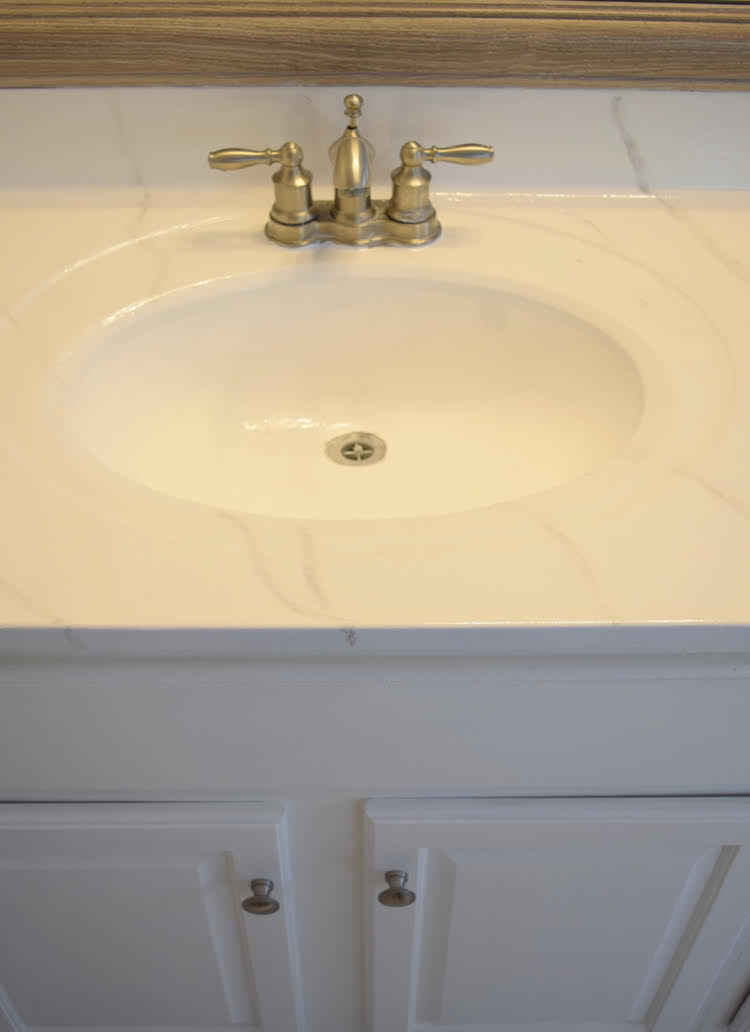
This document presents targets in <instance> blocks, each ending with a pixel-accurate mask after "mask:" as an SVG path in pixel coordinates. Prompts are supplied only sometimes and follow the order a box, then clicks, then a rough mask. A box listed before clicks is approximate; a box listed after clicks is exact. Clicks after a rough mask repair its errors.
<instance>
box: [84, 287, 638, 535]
mask: <svg viewBox="0 0 750 1032" xmlns="http://www.w3.org/2000/svg"><path fill="white" fill-rule="evenodd" d="M68 373H69V375H70V374H72V375H70V378H69V379H68V384H69V394H68V404H69V413H70V417H71V419H72V422H73V425H74V428H75V430H76V433H77V435H78V436H79V438H80V439H81V440H83V442H85V445H86V446H87V448H88V449H90V451H91V452H93V453H94V455H95V456H96V457H97V458H98V459H99V460H100V461H101V462H103V463H105V464H106V465H107V466H109V467H110V468H111V469H112V470H113V471H115V472H117V473H118V474H120V475H122V476H123V477H127V478H129V479H130V480H132V481H136V482H138V483H140V484H142V485H145V486H147V487H149V488H152V489H154V490H156V491H161V492H165V493H167V494H169V495H172V496H176V497H178V498H182V499H190V500H192V501H195V502H201V503H204V504H206V505H210V506H213V507H215V508H219V509H229V510H236V511H241V512H246V513H252V514H256V515H267V516H275V517H290V518H307V519H351V518H387V517H412V516H430V515H438V514H446V513H454V512H460V511H465V510H469V509H475V508H478V507H487V506H492V505H496V504H498V503H501V502H507V501H509V500H511V499H516V498H520V497H522V496H525V495H529V494H532V493H535V492H540V491H545V490H548V489H550V488H552V487H555V486H557V485H561V484H564V483H566V482H569V481H572V480H575V479H577V478H580V477H583V476H585V475H586V474H587V473H589V472H590V471H591V470H593V469H594V468H595V467H597V466H598V465H600V464H601V463H603V462H604V461H605V460H606V459H608V458H609V457H611V456H612V455H613V454H614V453H616V452H617V451H618V449H620V448H621V447H622V446H623V444H624V443H625V442H626V441H627V440H628V439H629V438H630V437H631V436H632V435H633V434H634V432H635V430H636V427H637V426H638V423H639V420H640V417H641V413H642V410H643V404H644V397H643V387H642V382H641V378H640V376H639V374H638V371H637V369H636V367H635V365H634V363H633V361H632V360H631V358H630V357H629V356H628V354H627V353H626V352H625V351H624V350H623V349H622V348H621V347H620V346H619V345H618V344H617V343H616V341H614V340H613V339H612V338H610V337H609V336H607V335H606V334H604V333H603V332H601V331H600V330H598V329H597V328H596V327H595V326H593V325H589V324H588V323H586V322H584V321H582V320H580V319H578V318H577V317H574V316H572V315H570V314H567V313H565V312H563V311H560V310H557V309H555V308H552V307H549V306H547V305H544V304H540V303H537V302H535V301H531V300H527V299H525V298H523V297H521V296H517V295H514V294H510V293H504V292H502V291H501V290H494V289H490V288H487V287H484V286H472V285H466V284H462V283H455V282H442V281H440V282H437V281H434V280H428V279H425V280H420V279H412V278H410V279H408V280H403V279H400V278H397V277H379V278H376V277H367V278H365V277H356V276H352V275H351V274H350V273H349V274H347V273H346V272H345V271H343V272H342V271H341V270H340V269H338V270H337V269H335V268H334V269H331V268H325V269H324V268H316V267H308V268H306V269H305V270H301V271H299V270H298V271H296V272H294V273H292V274H288V273H281V272H280V273H278V274H277V278H276V279H264V280H260V281H258V280H253V279H252V278H247V279H239V280H238V279H233V280H230V281H228V282H225V283H223V284H220V285H218V286H217V285H216V284H207V285H205V286H195V287H191V288H188V289H184V290H180V291H176V292H175V293H173V294H171V295H165V296H163V297H161V298H159V299H157V300H154V301H151V302H148V303H146V304H144V305H142V306H140V307H139V308H137V309H136V310H134V311H128V312H125V313H123V314H121V315H119V316H118V317H116V318H112V319H111V320H109V321H108V323H107V324H106V325H105V326H102V327H99V328H98V329H97V330H96V331H94V332H92V333H91V334H90V335H89V336H88V337H87V338H86V339H85V340H84V341H83V342H82V346H81V347H80V348H79V349H77V353H76V356H75V357H74V360H73V361H72V363H70V362H69V363H68ZM360 434H363V435H372V436H367V437H360V436H359V435H360ZM337 439H340V440H337ZM373 440H374V441H376V442H380V444H378V443H376V446H375V448H374V450H373V451H372V452H371V451H370V442H372V441H373ZM332 442H333V443H332ZM342 442H343V443H342ZM347 442H348V444H347ZM362 442H364V443H362ZM345 447H348V448H349V452H350V454H349V455H345V454H343V452H342V451H341V449H342V448H345ZM337 451H338V461H336V459H337V455H336V454H335V453H336V452H337Z"/></svg>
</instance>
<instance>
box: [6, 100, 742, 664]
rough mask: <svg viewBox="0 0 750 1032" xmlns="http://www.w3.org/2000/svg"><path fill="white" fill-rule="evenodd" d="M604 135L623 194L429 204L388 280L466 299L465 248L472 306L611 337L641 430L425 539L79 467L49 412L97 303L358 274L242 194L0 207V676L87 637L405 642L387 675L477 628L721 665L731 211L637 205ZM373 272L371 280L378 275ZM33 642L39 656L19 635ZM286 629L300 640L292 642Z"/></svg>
mask: <svg viewBox="0 0 750 1032" xmlns="http://www.w3.org/2000/svg"><path fill="white" fill-rule="evenodd" d="M614 110H615V111H617V109H616V108H615V109H614ZM621 128H622V127H621ZM623 133H624V135H623V136H622V141H623V147H624V151H625V153H626V154H627V156H628V160H629V161H630V162H631V167H632V171H633V179H634V184H633V186H632V188H631V189H629V190H628V189H620V190H614V191H612V192H611V193H605V192H603V191H592V190H587V191H581V192H576V191H572V190H569V189H568V190H564V191H559V192H557V193H555V192H554V191H546V192H534V193H524V192H522V191H518V190H516V191H508V190H504V191H500V190H488V189H486V188H485V187H483V188H482V190H478V191H476V192H467V191H458V190H449V191H443V192H440V191H439V190H438V192H437V194H436V197H437V200H436V205H437V206H438V208H439V211H440V215H441V218H442V220H443V223H444V227H445V232H444V237H443V239H442V240H441V241H439V243H437V244H436V245H433V246H431V247H430V248H427V249H425V250H424V251H422V252H420V253H419V255H409V259H408V260H410V261H411V260H413V259H414V258H417V259H418V260H419V261H420V262H422V263H423V266H422V271H423V272H424V271H425V270H427V271H426V273H425V274H427V275H434V276H435V277H436V278H438V277H439V276H444V275H445V274H446V272H450V270H451V269H453V270H455V271H456V274H457V275H458V269H459V268H463V269H464V274H466V275H468V273H466V268H465V255H466V254H467V253H469V251H470V252H471V254H472V255H473V257H472V259H471V260H472V261H475V262H476V263H477V265H476V267H477V268H478V269H481V275H482V278H483V282H485V283H486V282H488V281H492V280H493V279H496V280H497V282H498V283H503V284H506V285H507V283H509V282H510V283H513V282H518V283H528V284H529V292H530V293H531V295H532V296H540V297H543V298H544V299H545V301H547V302H549V301H550V300H552V301H557V302H558V303H559V304H560V306H561V307H562V308H563V309H566V310H568V311H570V312H571V313H573V314H576V315H579V316H582V317H585V318H587V319H588V320H589V321H590V322H592V323H595V324H597V325H598V326H600V327H601V328H602V329H603V330H604V331H605V332H607V333H609V334H610V335H612V336H614V337H617V338H618V339H620V340H621V341H622V342H623V346H624V347H625V348H626V350H629V351H630V352H631V354H632V355H633V357H634V361H635V362H636V364H637V365H639V367H640V368H642V369H644V370H646V374H647V375H646V376H645V379H644V382H645V384H646V404H645V410H644V417H643V425H642V426H641V427H640V428H639V431H638V433H637V434H636V435H635V437H634V438H633V440H632V442H630V443H629V444H628V445H627V446H626V447H624V448H623V449H621V450H620V451H619V452H618V453H617V454H615V455H613V456H612V457H611V458H610V459H609V460H607V461H606V462H604V463H603V464H602V465H600V466H599V467H597V468H596V469H594V470H592V471H591V472H590V473H589V474H587V475H585V476H582V477H579V478H577V479H575V480H574V481H572V482H570V483H567V484H562V485H560V486H557V487H553V488H551V489H550V490H547V491H540V492H538V493H536V494H530V495H527V496H525V497H521V498H518V499H514V500H512V501H507V502H503V503H501V504H498V505H490V506H485V507H482V508H478V509H474V510H469V511H464V512H461V511H459V512H456V513H452V514H448V515H436V516H425V517H414V518H392V519H378V520H340V519H339V520H325V519H295V518H273V517H270V516H257V515H254V514H252V513H249V512H228V511H227V510H226V509H222V508H216V509H213V508H212V507H211V506H210V505H206V504H201V503H199V502H194V501H189V500H184V499H180V498H176V497H173V496H170V495H167V494H162V493H160V492H158V491H154V490H152V489H150V488H147V487H144V486H143V485H139V484H137V483H135V482H132V481H128V480H127V479H125V478H122V477H120V476H117V475H116V474H114V473H112V471H111V470H107V469H105V468H104V467H103V466H102V465H101V464H100V463H99V462H98V461H97V460H96V459H95V458H94V457H93V456H92V455H91V454H90V453H88V452H86V449H85V448H82V447H81V445H80V442H78V441H76V440H75V439H74V436H73V435H71V433H70V432H69V427H68V426H67V424H66V414H65V408H64V404H63V403H62V401H61V399H60V397H59V396H58V395H60V394H61V393H64V392H61V391H57V392H56V388H55V378H56V376H57V372H59V370H60V368H61V367H62V366H64V364H65V361H66V354H67V353H68V351H69V350H70V349H71V348H72V347H73V345H74V344H75V341H76V340H77V339H78V338H79V337H80V335H81V334H82V333H84V332H85V331H86V328H87V327H88V326H91V325H96V324H101V322H102V321H103V320H105V319H106V317H107V314H108V313H111V312H113V311H115V310H119V309H121V308H122V306H123V299H124V303H125V304H128V303H133V302H134V300H137V299H138V298H139V297H153V296H155V295H158V294H159V293H161V292H164V291H166V290H172V289H175V288H177V287H180V286H184V285H185V284H187V283H191V282H192V283H194V282H198V281H200V280H201V279H205V278H211V277H214V276H228V275H235V276H237V275H243V274H248V275H250V274H254V273H257V272H258V271H262V272H263V274H264V275H272V274H273V272H274V270H283V271H284V272H287V273H288V272H289V270H290V269H292V270H299V269H301V268H305V267H307V266H310V267H311V266H312V265H317V266H320V265H321V263H322V264H323V265H325V264H326V263H329V264H331V265H336V266H337V267H341V263H346V262H349V261H352V260H354V261H357V262H361V260H362V256H360V255H353V254H352V253H351V252H350V251H348V249H343V248H335V247H330V246H327V247H323V248H318V249H313V250H312V251H311V250H309V249H306V250H304V251H301V252H297V251H292V252H290V251H286V250H283V249H280V248H276V247H275V246H274V245H272V244H271V243H269V242H267V241H266V240H265V239H264V238H263V237H262V235H261V227H262V225H263V222H264V220H265V216H266V212H267V207H268V191H267V189H266V188H262V187H260V186H255V185H254V186H252V187H249V188H248V189H247V191H246V192H245V193H244V194H243V195H242V207H241V208H240V207H238V200H237V194H236V192H235V190H234V187H233V188H232V192H231V196H230V197H229V199H227V197H226V196H224V195H222V194H221V193H220V192H217V191H212V190H202V191H201V190H198V191H195V190H193V189H191V188H187V187H184V186H183V187H174V188H169V187H166V186H159V187H158V188H153V189H146V188H145V187H144V186H143V184H142V183H135V184H134V185H133V186H132V187H128V188H117V189H115V188H107V187H104V186H101V185H96V184H94V185H92V186H89V187H88V188H87V189H86V190H85V191H83V190H81V189H75V188H72V187H64V188H63V187H61V188H58V189H51V188H44V189H42V188H39V187H37V188H35V189H33V190H23V189H20V188H19V187H18V186H17V185H14V186H13V187H12V189H8V190H6V191H5V192H3V194H2V196H1V197H0V201H1V202H2V204H3V223H4V241H5V248H4V254H3V258H2V268H3V273H2V276H0V320H1V321H0V362H2V369H1V370H0V393H1V394H2V395H3V397H2V399H0V426H1V429H0V483H1V484H2V490H3V503H2V506H1V507H0V652H5V654H12V653H16V654H27V653H29V652H39V653H44V652H45V649H47V650H48V651H50V654H52V653H54V652H55V649H56V648H57V647H58V645H57V644H55V643H62V644H61V645H60V647H65V645H67V647H69V648H70V650H71V651H74V652H75V651H78V652H85V651H87V650H88V649H89V647H91V648H92V649H93V650H95V648H96V645H95V641H96V640H99V641H100V642H101V641H104V640H105V638H102V637H101V635H105V636H106V635H110V638H109V639H107V640H108V641H109V645H108V646H107V648H109V649H110V650H114V651H115V652H117V651H118V646H116V645H114V644H113V640H112V638H111V632H112V631H113V630H117V629H123V630H125V629H127V630H128V633H129V634H130V635H131V636H132V634H133V633H135V632H136V630H138V629H140V630H142V631H147V632H150V633H151V634H152V635H153V634H154V633H155V632H157V631H159V633H161V632H162V631H164V629H166V630H167V631H169V629H172V630H173V631H174V632H177V631H186V630H188V629H191V628H193V629H195V628H201V629H204V631H210V630H211V629H214V630H215V631H218V630H220V629H223V632H222V633H224V632H226V633H229V634H232V633H233V634H235V635H236V634H239V633H245V632H247V634H249V635H250V637H246V638H245V639H244V640H242V639H238V638H237V637H234V638H230V639H226V638H224V639H221V638H220V637H219V638H214V639H212V640H213V644H209V645H207V646H206V648H207V651H208V652H209V653H210V652H211V651H212V650H214V651H217V650H218V651H219V652H223V653H225V652H226V650H227V649H228V650H229V651H230V652H231V651H232V650H233V649H235V647H236V649H237V650H238V651H239V652H243V651H245V650H249V651H250V652H252V651H253V649H254V648H260V649H261V650H265V651H268V652H271V653H273V652H275V651H282V652H283V651H286V650H288V649H289V648H290V647H291V648H293V647H294V646H293V645H290V641H291V639H289V638H288V637H284V635H285V634H287V632H289V633H292V632H294V631H295V630H296V631H299V632H304V634H305V635H307V637H306V638H305V639H304V642H305V643H304V644H303V645H301V648H302V651H306V650H307V651H309V650H311V649H312V651H315V649H316V648H318V647H321V648H322V649H323V650H324V651H325V649H327V648H330V650H332V651H335V650H337V649H339V648H340V649H349V648H352V647H354V646H355V645H356V644H357V643H359V644H362V643H367V642H369V643H370V647H371V649H372V650H373V651H375V652H379V651H388V650H389V649H390V648H391V647H392V645H393V642H395V641H396V640H397V638H396V637H393V638H392V639H389V638H388V634H389V633H392V634H393V635H401V637H400V639H398V640H399V641H401V643H402V644H403V643H404V642H405V641H406V639H404V637H403V635H404V633H405V632H406V631H407V629H411V631H415V629H416V631H417V632H421V633H422V634H423V637H422V639H419V638H418V637H417V638H414V637H412V638H411V639H409V641H411V643H412V644H411V646H409V645H408V642H407V645H406V646H405V647H406V648H407V651H408V650H409V648H411V649H412V650H413V651H414V650H416V651H420V650H424V651H437V652H440V651H441V650H442V649H443V648H444V647H445V646H444V644H441V642H443V643H444V641H445V639H444V638H440V637H437V638H436V637H435V635H436V634H437V632H438V629H441V628H446V627H450V628H455V629H457V633H458V632H459V631H460V633H462V634H464V635H465V637H463V638H461V639H460V643H459V639H456V648H457V649H458V650H459V651H460V650H461V649H466V650H474V649H476V648H477V647H478V648H479V649H480V651H481V649H482V648H483V647H484V645H482V644H481V642H480V640H479V639H478V638H477V637H476V633H477V631H480V630H481V631H483V632H486V633H491V634H493V635H495V638H494V641H495V643H496V644H497V645H498V647H502V643H503V641H505V642H506V643H507V646H508V647H509V648H511V649H523V648H525V647H526V645H528V643H529V642H531V641H532V638H533V634H534V633H535V632H540V633H541V632H543V633H544V634H546V635H547V638H546V639H545V641H546V643H547V646H549V645H550V643H551V644H552V647H554V648H557V649H562V650H563V651H565V650H566V649H567V648H569V647H575V648H580V649H582V650H585V649H587V648H589V646H591V647H592V648H593V649H594V651H596V647H597V646H596V643H595V641H594V639H591V638H590V635H591V634H592V633H593V634H596V633H597V632H599V633H600V637H599V639H598V640H599V641H600V642H601V643H603V645H602V647H603V648H609V647H613V648H614V647H617V648H618V649H620V650H622V649H623V648H628V647H632V648H634V649H638V648H647V649H651V650H654V649H656V650H657V651H658V649H659V648H660V647H661V646H660V645H659V642H660V641H662V642H664V643H668V646H669V647H670V648H675V649H678V650H679V648H680V647H681V646H680V642H681V641H682V642H687V643H688V647H692V646H690V642H692V643H693V646H694V647H695V648H696V649H699V650H700V649H704V650H706V649H707V650H708V651H713V650H719V649H724V650H726V651H736V652H739V651H744V650H746V649H747V646H748V644H749V643H750V463H749V462H748V457H749V452H750V446H749V442H750V345H749V343H748V324H749V322H750V300H749V299H750V243H748V242H749V241H750V194H745V193H743V192H742V191H738V190H732V191H717V190H713V191H708V190H707V191H698V190H690V191H668V190H659V191H656V190H655V189H653V188H652V186H651V184H650V183H649V180H648V170H647V165H646V163H644V162H643V160H642V158H641V155H640V153H639V150H638V145H637V142H636V141H634V140H633V139H632V138H630V137H629V136H628V135H627V133H625V130H624V129H623ZM217 142H218V143H219V144H220V143H221V142H222V141H221V140H219V141H217ZM226 142H232V141H226ZM248 142H251V141H248ZM261 142H266V141H261ZM186 241H187V242H189V246H186ZM467 249H468V250H467ZM188 252H189V253H188ZM374 253H375V252H370V254H374ZM391 254H394V252H392V251H390V250H389V249H381V251H380V252H379V253H378V255H377V257H375V258H373V259H372V261H373V262H377V263H378V268H379V269H380V270H381V272H382V271H383V269H385V268H386V265H385V264H384V263H387V262H388V260H389V257H388V256H389V255H391ZM368 260H369V259H368ZM393 260H394V262H403V261H404V259H403V257H402V256H401V254H400V253H399V256H398V257H397V258H394V259H393ZM306 263H307V265H306ZM462 263H463V264H462ZM394 267H395V266H394ZM134 270H135V271H134ZM430 270H432V271H430ZM129 277H130V278H131V279H132V282H129V285H128V287H127V290H126V291H125V293H123V290H124V289H125V288H124V287H123V284H124V283H125V281H126V280H128V278H129ZM208 346H210V343H209V344H208ZM42 629H46V630H47V631H48V632H54V637H53V638H48V639H47V643H49V642H52V643H53V644H52V645H49V644H47V645H45V644H44V643H43V642H42V639H41V638H39V637H34V634H35V633H36V632H37V631H40V630H42ZM97 629H98V630H97ZM313 629H327V631H326V634H327V637H326V638H325V639H322V638H318V639H316V640H317V642H318V645H317V646H316V645H314V644H313V639H312V638H310V637H309V634H310V632H311V631H312V630H313ZM282 631H283V633H282ZM567 631H570V633H571V634H572V635H573V637H572V638H564V637H561V635H563V632H567ZM615 632H617V633H624V634H625V635H626V637H624V638H623V637H622V636H620V637H619V638H617V639H616V638H615V637H613V634H615ZM657 632H658V633H661V632H665V633H666V635H667V637H666V638H664V637H662V638H661V639H660V638H659V637H658V633H657ZM683 632H684V633H685V634H688V635H691V636H692V637H684V636H683V637H682V638H680V634H681V633H683ZM97 633H99V634H100V637H99V639H96V634H97ZM425 634H427V635H428V637H424V635H425ZM530 634H531V635H532V637H529V635H530ZM550 634H552V638H550V637H549V635H550ZM30 635H31V637H30ZM87 635H88V637H87ZM91 635H94V637H91ZM252 635H255V638H253V637H252ZM274 635H275V636H274ZM368 635H369V638H368ZM466 635H468V637H467V636H466ZM587 635H588V636H589V637H587ZM258 636H260V637H258ZM123 640H124V639H123ZM129 640H130V643H131V644H130V645H128V649H129V648H131V646H132V637H131V638H130V639H129ZM151 640H152V641H155V640H156V639H154V638H153V637H152V639H151ZM174 640H175V641H177V639H174ZM299 640H300V642H301V641H302V639H301V638H300V639H299ZM489 640H490V639H488V638H484V639H483V641H484V642H485V644H486V642H487V641H489ZM243 641H244V644H243ZM420 641H421V644H420ZM222 642H223V644H222ZM253 642H255V643H256V644H255V645H254V644H253ZM321 642H323V644H322V645H320V643H321ZM570 642H577V644H576V645H570ZM233 643H234V644H233ZM238 643H239V644H238ZM258 643H260V644H258ZM628 643H630V644H628ZM170 647H171V646H170V645H169V641H168V639H163V640H162V644H161V645H157V646H155V648H156V650H157V651H158V650H159V648H163V649H165V650H166V651H169V648H170ZM176 647H177V648H178V650H183V651H184V650H185V644H184V641H183V642H182V643H181V644H180V643H178V645H177V646H176ZM493 647H494V646H493ZM188 651H190V650H189V649H188ZM198 651H200V647H198Z"/></svg>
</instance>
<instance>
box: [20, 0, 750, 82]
mask: <svg viewBox="0 0 750 1032" xmlns="http://www.w3.org/2000/svg"><path fill="white" fill-rule="evenodd" d="M243 84H270V85H281V84H332V85H335V84H347V85H349V84H351V85H366V84H373V85H387V84H402V85H425V86H427V85H429V86H435V85H460V86H503V85H518V86H548V85H549V86H645V87H690V88H701V89H747V88H749V87H750V2H745V0H728V2H723V3H702V2H691V0H687V2H683V3H672V2H660V0H653V2H629V0H526V2H523V0H514V2H510V0H468V2H466V3H458V2H455V0H424V2H419V0H307V2H301V0H257V2H253V0H163V2H158V3H157V2H153V3H147V2H145V0H119V2H118V3H113V2H110V0H94V2H91V0H88V2H85V0H28V2H25V0H4V2H3V0H0V85H1V86H81V85H84V86H90V85H95V86H115V85H243Z"/></svg>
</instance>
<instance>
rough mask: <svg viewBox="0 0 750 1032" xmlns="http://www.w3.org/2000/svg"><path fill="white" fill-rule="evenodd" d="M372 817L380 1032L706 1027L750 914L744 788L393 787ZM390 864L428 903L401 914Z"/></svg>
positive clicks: (749, 819) (374, 981) (749, 815)
mask: <svg viewBox="0 0 750 1032" xmlns="http://www.w3.org/2000/svg"><path fill="white" fill-rule="evenodd" d="M367 814H368V831H369V836H370V842H371V851H370V857H369V865H370V866H369V871H368V890H369V891H370V892H371V894H372V899H373V901H374V902H373V904H372V934H373V946H372V973H371V974H372V977H371V1002H372V1013H373V1028H374V1032H398V1030H411V1029H420V1030H422V1032H426V1030H428V1029H435V1030H437V1029H441V1030H451V1032H453V1030H461V1032H464V1030H465V1032H480V1030H485V1032H489V1030H492V1032H517V1030H519V1029H523V1030H525V1032H537V1030H538V1032H568V1030H573V1029H575V1030H579V1029H580V1030H584V1032H625V1030H628V1032H637V1030H643V1032H646V1030H649V1032H689V1030H690V1029H693V1028H694V1029H696V1030H697V1029H698V1028H700V1027H701V1026H700V1024H696V1023H695V1022H696V1021H699V1019H700V1012H701V1009H702V1008H705V1005H706V1003H707V1001H708V999H709V996H710V990H711V987H712V985H713V984H714V981H715V979H716V976H717V974H718V972H719V971H720V970H721V969H722V967H723V965H724V962H725V960H726V958H727V956H728V954H729V953H730V951H731V949H732V946H733V944H734V942H735V939H736V938H737V935H738V933H739V932H740V931H741V929H742V928H743V926H744V925H745V924H746V923H747V921H748V917H750V891H749V890H750V857H749V855H748V854H749V853H750V846H748V845H747V843H749V842H750V807H749V806H748V804H747V802H746V801H744V800H726V801H725V800H696V801H688V800H679V799H678V800H671V801H670V800H648V799H644V800H632V801H623V800H507V801H493V800H485V801H470V800H466V801H460V800H454V801H444V802H443V801H429V800H424V801H414V802H409V801H403V800H400V801H395V800H394V801H387V802H382V803H374V802H372V803H370V804H368V811H367ZM394 868H396V869H403V870H407V869H408V870H409V883H408V885H409V887H410V888H411V889H413V890H414V891H415V892H416V894H417V900H416V902H415V904H414V905H413V906H412V907H409V908H404V909H401V910H398V909H396V910H393V911H389V910H388V909H387V908H384V907H382V906H381V905H380V904H379V903H377V901H376V890H377V888H378V884H379V879H381V878H382V876H383V873H384V872H385V871H386V870H388V869H394ZM748 974H750V971H749V972H748ZM691 1022H692V1025H691Z"/></svg>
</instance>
